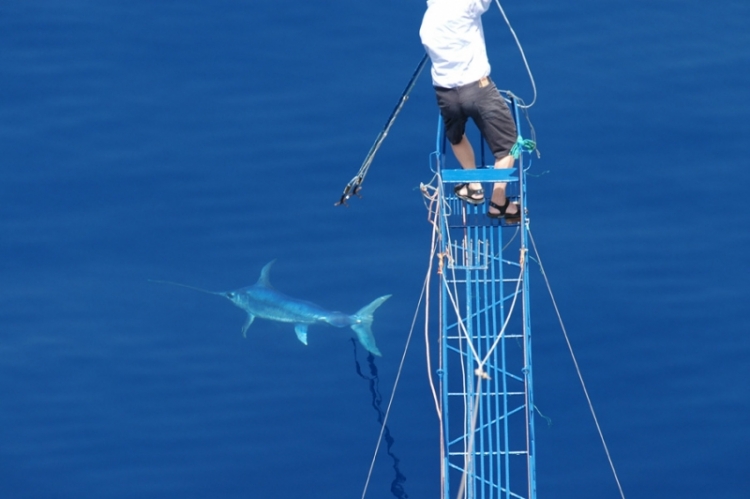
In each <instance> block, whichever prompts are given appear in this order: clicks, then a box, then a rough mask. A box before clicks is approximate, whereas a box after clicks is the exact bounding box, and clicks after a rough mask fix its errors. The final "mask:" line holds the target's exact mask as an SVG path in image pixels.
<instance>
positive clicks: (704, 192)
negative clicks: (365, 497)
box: [0, 0, 750, 499]
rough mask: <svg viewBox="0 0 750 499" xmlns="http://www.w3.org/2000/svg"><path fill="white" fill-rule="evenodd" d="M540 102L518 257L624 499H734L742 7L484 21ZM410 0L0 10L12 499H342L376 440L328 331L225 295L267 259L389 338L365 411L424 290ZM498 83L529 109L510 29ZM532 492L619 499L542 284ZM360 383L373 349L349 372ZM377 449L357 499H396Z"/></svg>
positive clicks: (417, 413)
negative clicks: (300, 325) (531, 247)
mask: <svg viewBox="0 0 750 499" xmlns="http://www.w3.org/2000/svg"><path fill="white" fill-rule="evenodd" d="M505 8H506V11H507V13H508V15H509V16H510V18H511V20H512V22H513V26H514V28H515V30H516V32H517V33H518V35H519V37H520V38H521V40H522V42H523V45H524V48H525V50H526V54H527V56H528V58H529V62H530V64H531V66H532V69H533V71H534V76H535V77H536V83H537V86H538V88H539V98H538V102H537V104H536V105H535V106H534V108H532V110H531V119H532V121H533V123H534V126H535V129H536V132H537V138H538V143H539V148H540V150H541V152H542V158H541V160H539V161H537V162H535V165H534V169H535V172H534V173H535V175H538V176H536V177H534V178H533V179H532V183H531V185H530V186H529V193H530V194H529V195H530V210H531V217H532V228H533V234H534V237H535V241H536V243H537V246H538V249H539V251H540V253H541V256H542V259H543V262H544V265H545V269H546V271H547V274H548V276H549V277H550V280H551V283H552V286H553V290H554V291H555V296H556V298H557V301H558V304H559V306H560V309H561V311H562V314H563V318H564V320H565V323H566V326H567V329H568V333H569V335H570V337H571V341H572V343H573V345H574V348H575V352H576V356H577V359H578V361H579V363H580V365H581V369H582V370H583V374H584V377H585V379H586V381H587V387H588V389H589V391H590V394H591V396H592V399H593V402H594V406H595V408H596V410H597V415H598V417H599V421H600V423H601V425H602V429H603V431H604V434H605V437H606V438H607V443H608V445H609V449H610V451H611V454H612V458H613V460H614V463H615V465H616V467H617V470H618V473H619V476H620V479H621V482H622V485H623V488H624V490H625V493H626V496H627V497H629V498H631V499H635V498H641V497H643V498H645V497H696V498H697V497H725V498H746V497H748V494H749V492H748V491H750V478H748V477H750V452H749V451H748V448H749V446H748V444H750V387H749V386H748V380H749V379H750V369H749V368H748V362H747V359H748V357H749V356H750V339H748V334H747V333H748V331H749V330H750V323H749V322H750V321H748V316H747V313H746V307H745V302H746V300H747V296H748V291H749V289H748V286H747V284H746V281H747V277H748V275H750V265H749V263H750V262H749V261H748V260H749V258H748V254H749V253H750V252H749V250H750V233H748V231H747V230H746V227H747V224H748V216H747V212H748V201H747V196H746V194H745V191H746V189H747V185H749V183H750V172H748V169H747V168H746V166H747V165H746V162H747V160H746V158H747V157H748V153H750V146H749V145H748V140H747V137H748V136H750V124H748V123H749V121H748V117H749V116H748V114H750V113H749V112H748V110H749V109H750V96H749V95H748V92H747V88H749V87H750V71H749V70H750V32H748V30H747V23H748V20H750V5H749V4H747V2H743V1H739V0H719V1H717V2H714V3H712V4H711V6H710V8H709V6H707V5H706V4H705V3H704V2H697V1H693V0H682V1H679V2H678V1H674V0H671V1H670V0H665V1H662V2H657V3H654V2H647V1H643V0H640V1H635V2H632V1H631V2H624V1H621V0H611V1H608V2H594V1H591V0H583V1H580V2H577V3H576V4H575V5H571V4H565V3H559V2H552V1H549V0H543V1H541V2H535V3H523V4H508V5H505ZM423 10H424V2H421V1H419V2H416V1H415V2H407V3H404V2H395V1H385V2H382V1H381V2H370V1H364V2H344V1H341V0H327V1H319V2H299V1H295V0H293V1H291V2H286V3H279V2H275V1H271V0H254V1H253V2H252V3H249V2H247V3H237V2H228V1H222V0H220V1H211V2H209V1H206V0H186V1H182V2H145V1H142V0H131V1H129V2H118V1H112V2H93V1H86V0H79V1H68V2H52V1H43V0H33V1H28V2H6V3H4V4H2V5H1V6H0V46H2V48H3V50H2V51H0V89H2V91H1V92H0V165H1V166H0V168H1V170H0V171H1V172H2V181H0V200H1V202H0V233H1V234H2V238H0V269H1V270H0V275H1V276H2V281H1V282H2V286H1V287H0V332H1V335H2V336H1V338H2V341H0V401H1V403H2V409H1V410H0V494H1V495H2V497H12V498H52V497H54V498H100V497H109V498H132V497H141V498H149V497H159V498H163V497H183V498H191V497H196V498H197V497H226V498H234V497H258V496H262V497H267V496H273V497H279V498H286V497H299V496H304V497H310V498H315V497H326V498H335V497H342V498H344V497H359V496H361V494H362V489H363V486H364V482H365V479H366V476H367V470H368V468H369V465H370V460H371V458H372V453H373V451H374V447H375V443H376V441H377V438H378V432H379V429H380V428H379V425H378V423H377V414H376V413H375V412H374V411H373V408H372V405H371V402H372V395H371V392H370V387H369V384H368V382H367V381H366V380H364V379H362V378H361V377H359V376H358V375H357V372H356V369H355V366H356V364H355V356H354V350H353V347H352V344H351V342H350V340H349V335H348V334H347V333H345V332H344V331H343V330H335V329H332V328H325V329H324V328H319V329H311V332H310V342H309V343H310V344H309V345H308V346H307V347H304V346H303V345H301V344H300V343H299V342H298V341H297V339H296V337H295V336H294V333H293V332H292V330H291V328H290V327H286V326H283V325H276V324H273V323H269V322H258V323H256V324H254V325H253V326H252V327H251V329H250V331H249V332H248V338H247V339H243V338H242V335H241V334H240V329H241V326H242V324H243V321H244V314H243V312H242V311H240V310H239V309H236V308H235V307H233V306H232V305H231V304H230V303H229V302H226V301H222V300H221V299H220V298H219V297H214V296H208V295H204V294H200V293H193V292H190V291H188V290H184V289H179V288H173V287H167V286H163V285H157V284H153V283H149V282H148V280H149V279H166V280H172V281H179V282H184V283H187V284H191V285H196V286H200V287H203V288H208V289H216V290H225V289H233V288H238V287H241V286H245V285H248V284H251V283H253V282H255V281H256V280H257V277H258V273H259V271H260V269H261V267H262V266H263V265H264V264H265V263H267V262H268V261H270V260H273V259H277V262H276V264H275V265H274V268H273V272H272V280H273V282H274V284H275V285H276V287H278V288H279V289H281V290H282V291H284V292H286V293H288V294H290V295H293V296H298V297H302V298H307V299H311V300H313V301H315V302H317V303H319V304H320V305H322V306H324V307H327V308H331V309H339V310H344V311H354V310H357V309H358V308H360V307H362V306H363V305H365V304H366V303H369V302H370V301H371V300H372V299H373V298H375V297H377V296H380V295H383V294H387V293H393V298H391V299H390V300H389V301H388V302H387V303H386V304H385V305H384V306H383V307H382V308H381V309H380V310H379V311H378V312H377V314H376V320H375V326H374V329H375V331H376V335H377V338H378V344H379V346H380V348H381V350H382V351H383V354H384V355H383V358H382V359H378V373H379V379H380V390H381V391H382V392H383V393H384V394H386V395H387V394H388V392H389V391H390V387H391V385H392V384H393V380H394V378H395V375H396V370H397V368H398V363H399V360H400V357H401V353H402V351H403V348H404V343H405V339H406V335H407V333H408V330H409V327H410V324H411V320H412V316H413V314H414V309H415V307H416V305H417V300H418V297H419V293H420V290H421V286H422V281H423V278H424V273H425V271H426V269H427V264H428V261H427V258H428V249H429V248H428V247H429V241H430V227H429V225H428V224H427V223H426V213H425V210H424V206H423V202H422V199H421V195H420V194H419V191H418V185H419V183H420V182H422V181H427V180H429V179H430V173H429V170H428V154H429V153H430V152H431V151H432V149H433V144H434V141H435V137H434V128H435V123H436V120H437V112H436V109H435V104H434V96H433V94H432V90H431V88H430V84H429V79H428V78H427V75H426V74H425V75H423V76H422V79H421V80H420V81H419V83H418V85H417V87H416V88H415V90H414V92H413V94H412V96H411V98H410V100H409V102H408V103H407V105H406V107H405V108H404V111H403V112H402V114H401V115H400V116H399V118H398V121H397V122H396V124H395V126H394V127H393V129H392V131H391V133H390V135H389V137H388V138H387V140H386V142H385V145H384V146H383V148H382V149H381V151H380V152H379V153H378V156H377V158H376V161H375V163H374V165H373V167H372V170H371V172H370V174H369V175H368V177H367V182H366V184H365V186H364V187H365V188H364V191H363V194H364V198H363V199H362V200H359V199H355V200H353V201H352V202H351V206H350V207H349V208H334V207H333V202H334V201H336V200H337V199H338V197H339V196H340V194H341V189H342V188H343V186H344V184H345V183H346V182H347V181H348V180H349V179H350V178H351V177H352V176H353V175H354V174H355V173H356V170H357V168H358V167H359V164H360V163H361V161H362V159H363V157H364V155H365V154H366V152H367V150H368V149H369V147H370V145H371V144H372V141H373V140H374V138H375V135H376V134H377V132H378V131H379V130H380V129H381V127H382V126H383V123H384V122H385V119H386V118H387V116H388V115H389V113H390V111H391V110H392V108H393V106H394V105H395V103H396V100H397V98H398V96H399V95H400V93H401V91H402V89H403V87H404V85H405V84H406V81H407V80H408V78H409V76H410V75H411V73H412V71H413V69H414V67H415V66H416V64H417V63H418V61H419V59H420V57H421V56H422V49H421V46H420V44H419V39H418V35H417V30H418V26H419V22H420V19H421V15H422V13H423ZM484 22H485V31H486V36H487V40H488V46H489V52H490V59H491V62H492V64H493V77H494V79H495V81H497V82H498V85H499V86H500V87H501V88H510V89H512V90H513V91H514V92H515V93H517V94H519V95H521V96H522V97H523V98H524V99H525V100H526V101H527V102H528V101H530V100H531V96H532V92H531V86H530V85H529V83H528V78H527V76H526V74H525V70H524V67H523V63H522V61H521V59H520V57H519V55H518V51H517V49H516V48H515V46H514V44H513V40H512V37H511V36H510V34H509V32H508V29H507V27H506V26H505V24H504V22H503V20H502V17H501V16H500V14H499V12H498V11H497V9H495V8H493V9H492V10H491V11H490V12H488V13H487V14H486V15H485V21H484ZM533 286H534V288H533V290H534V293H535V296H534V302H533V306H534V311H535V312H534V331H535V346H534V349H535V350H534V360H535V383H536V387H535V388H536V392H535V393H536V403H537V406H538V407H539V409H540V411H541V412H542V413H544V414H545V415H546V416H548V417H549V418H551V420H552V424H551V425H549V426H548V425H546V423H543V422H540V423H538V430H537V454H538V457H537V465H538V471H537V473H538V487H539V497H578V498H589V497H590V498H601V497H618V493H617V488H616V486H615V483H614V480H613V478H612V475H611V473H610V471H609V467H608V464H607V462H606V457H605V455H604V452H603V450H602V447H601V444H600V443H599V441H598V437H597V435H596V430H595V427H594V424H593V422H592V420H591V416H590V415H589V413H588V408H587V406H586V401H585V398H584V396H583V394H582V391H581V389H580V386H579V385H578V381H577V377H576V374H575V370H574V368H573V364H572V362H571V360H570V355H569V353H568V351H567V347H566V346H565V341H564V338H563V336H562V334H561V333H560V332H559V328H558V327H557V326H556V319H555V316H554V314H553V312H552V310H551V307H550V304H549V299H548V297H547V296H546V291H545V290H544V285H543V282H542V280H541V278H540V277H539V274H538V273H537V274H536V276H535V281H534V282H533ZM423 350H424V347H423V345H422V344H421V342H420V341H415V342H414V343H413V344H412V345H411V347H410V350H409V352H408V355H407V363H406V367H405V370H404V374H403V379H402V382H401V383H400V385H399V391H398V393H397V396H396V399H395V402H394V408H393V413H392V415H391V418H390V420H389V421H390V422H389V429H390V432H391V435H392V437H393V439H394V443H393V446H392V452H393V454H394V455H395V456H397V458H398V462H397V468H398V470H399V471H400V473H402V474H403V476H404V477H405V478H406V481H405V482H403V484H402V485H403V488H404V491H405V493H406V494H408V496H409V497H437V495H438V493H439V490H440V489H439V462H438V445H439V441H438V428H437V419H436V417H435V414H434V408H433V405H432V400H431V396H430V394H429V388H428V384H427V378H426V373H425V361H424V354H423ZM356 358H357V359H359V362H360V364H361V366H362V369H366V363H365V361H364V355H363V352H362V350H361V349H360V350H359V356H358V357H356ZM394 476H395V470H394V461H393V459H392V458H391V457H390V456H387V455H385V454H381V455H380V456H379V457H378V461H377V462H376V466H375V470H374V475H373V478H372V481H371V484H370V489H369V496H370V497H391V496H392V492H391V483H392V481H393V480H394Z"/></svg>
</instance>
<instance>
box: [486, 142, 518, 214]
mask: <svg viewBox="0 0 750 499" xmlns="http://www.w3.org/2000/svg"><path fill="white" fill-rule="evenodd" d="M514 161H515V158H514V157H513V156H511V155H510V154H509V155H507V156H505V157H504V158H501V159H498V160H495V168H512V167H513V162H514ZM492 202H493V203H495V204H496V205H498V206H503V205H504V204H505V182H496V183H495V184H494V186H493V187H492ZM489 212H490V213H493V214H497V213H499V210H497V209H496V208H493V207H492V206H490V208H489ZM506 213H507V214H508V215H515V214H516V213H518V205H516V204H515V203H511V204H509V205H508V209H507V210H506Z"/></svg>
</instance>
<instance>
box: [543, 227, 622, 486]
mask: <svg viewBox="0 0 750 499" xmlns="http://www.w3.org/2000/svg"><path fill="white" fill-rule="evenodd" d="M529 238H530V239H531V245H532V246H533V247H534V254H535V255H536V260H537V262H538V263H539V270H540V271H541V273H542V277H544V282H545V284H546V285H547V291H548V292H549V296H550V298H551V299H552V306H553V307H554V308H555V313H556V314H557V320H558V322H559V323H560V328H561V329H562V332H563V336H564V337H565V342H566V343H567V344H568V350H569V351H570V356H571V358H572V359H573V365H574V366H575V368H576V372H577V373H578V379H579V381H580V382H581V386H582V387H583V394H584V395H585V396H586V401H587V402H588V404H589V411H591V416H592V417H593V418H594V424H595V425H596V431H597V432H599V439H600V440H601V441H602V446H603V447H604V453H605V454H606V455H607V460H608V461H609V467H610V468H611V469H612V474H613V475H614V477H615V482H616V483H617V488H618V489H619V490H620V497H622V499H625V492H623V490H622V485H621V484H620V478H619V477H618V476H617V470H615V463H614V462H613V461H612V456H611V455H610V453H609V448H608V447H607V442H606V441H605V439H604V433H603V432H602V428H601V426H600V425H599V419H598V418H597V417H596V411H595V410H594V404H593V403H592V402H591V397H590V396H589V391H588V389H586V383H585V382H584V381H583V374H582V373H581V368H580V367H579V366H578V360H576V356H575V354H574V353H573V345H572V344H571V343H570V338H568V331H567V330H566V329H565V324H563V320H562V315H560V309H558V308H557V301H556V300H555V295H554V294H553V293H552V287H551V286H550V283H549V279H548V278H547V273H546V272H545V271H544V266H543V265H542V259H541V257H540V256H539V251H538V250H537V247H536V242H535V241H534V235H533V234H532V233H531V229H529Z"/></svg>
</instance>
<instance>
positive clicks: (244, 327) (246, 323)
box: [242, 312, 255, 338]
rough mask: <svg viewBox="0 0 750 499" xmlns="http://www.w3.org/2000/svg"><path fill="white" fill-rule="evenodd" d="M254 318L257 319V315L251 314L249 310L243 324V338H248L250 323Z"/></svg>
mask: <svg viewBox="0 0 750 499" xmlns="http://www.w3.org/2000/svg"><path fill="white" fill-rule="evenodd" d="M254 320H255V316H254V315H253V314H251V313H249V312H248V314H247V320H246V321H245V325H244V326H242V337H243V338H247V328H249V327H250V324H252V323H253V321H254Z"/></svg>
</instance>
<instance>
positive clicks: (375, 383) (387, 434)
mask: <svg viewBox="0 0 750 499" xmlns="http://www.w3.org/2000/svg"><path fill="white" fill-rule="evenodd" d="M352 345H354V368H355V370H356V371H357V374H358V375H359V376H360V377H361V378H363V379H366V380H368V381H369V382H370V394H371V395H372V407H373V409H375V412H377V413H378V423H380V425H381V427H382V428H383V439H384V440H385V444H386V451H387V453H388V455H389V456H390V457H391V459H392V460H393V470H394V471H395V472H396V477H395V478H394V479H393V481H392V482H391V494H393V496H394V497H397V498H399V499H407V498H408V497H409V495H408V494H407V493H406V491H405V490H404V482H405V481H406V477H405V476H404V475H403V473H401V470H400V469H399V467H398V465H399V458H398V457H397V456H396V455H395V454H394V453H393V443H394V440H393V437H392V436H391V430H390V429H388V425H383V420H384V419H385V411H384V410H383V396H382V395H380V387H379V382H380V379H379V378H378V367H377V366H376V365H375V356H374V355H372V354H371V353H369V352H368V353H367V365H368V367H369V369H370V375H369V376H367V375H365V374H364V373H362V368H361V367H360V365H359V359H358V358H357V342H356V341H355V340H354V339H352Z"/></svg>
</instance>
